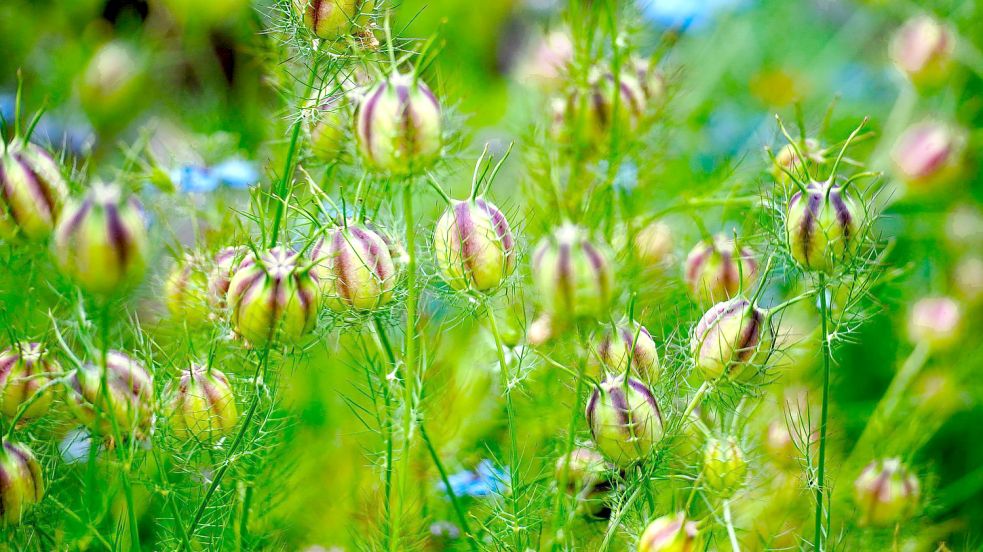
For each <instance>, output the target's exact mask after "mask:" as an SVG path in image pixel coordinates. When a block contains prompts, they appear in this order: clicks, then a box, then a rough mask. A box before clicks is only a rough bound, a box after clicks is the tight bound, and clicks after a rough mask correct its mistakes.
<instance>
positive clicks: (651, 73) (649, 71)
mask: <svg viewBox="0 0 983 552" xmlns="http://www.w3.org/2000/svg"><path fill="white" fill-rule="evenodd" d="M628 65H629V67H630V68H631V69H632V71H633V72H634V74H635V78H636V79H638V84H639V87H640V88H641V89H642V94H643V95H644V96H645V101H646V102H647V103H653V104H654V103H658V102H661V101H662V100H664V99H665V96H666V76H665V75H664V74H663V73H662V71H660V70H659V68H658V67H657V66H656V64H654V63H652V61H650V60H647V59H641V58H635V59H633V60H631V62H629V64H628Z"/></svg>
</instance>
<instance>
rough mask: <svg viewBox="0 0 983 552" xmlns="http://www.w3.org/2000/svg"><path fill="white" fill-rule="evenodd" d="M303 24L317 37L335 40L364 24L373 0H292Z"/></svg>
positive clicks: (369, 13) (372, 6)
mask: <svg viewBox="0 0 983 552" xmlns="http://www.w3.org/2000/svg"><path fill="white" fill-rule="evenodd" d="M293 6H294V9H295V10H296V11H297V13H298V14H300V16H301V17H302V18H303V20H304V25H305V26H306V27H307V28H308V29H309V30H310V31H311V32H312V33H314V34H315V35H317V37H318V38H322V39H324V40H337V39H338V38H340V37H342V36H345V35H349V34H352V33H353V32H355V31H357V30H358V28H359V27H362V26H365V25H366V24H367V23H368V21H369V16H370V15H371V14H372V10H373V9H374V8H375V1H374V0H293Z"/></svg>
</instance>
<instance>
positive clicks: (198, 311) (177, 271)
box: [164, 255, 211, 325]
mask: <svg viewBox="0 0 983 552" xmlns="http://www.w3.org/2000/svg"><path fill="white" fill-rule="evenodd" d="M164 304H165V305H166V306H167V310H168V312H170V313H171V317H172V318H174V319H176V320H178V321H180V322H186V323H188V324H189V325H199V324H203V323H205V322H207V321H208V318H209V314H210V313H211V309H210V306H211V305H210V303H209V298H208V276H207V275H206V274H205V272H204V270H203V267H202V263H201V260H200V259H197V258H195V257H194V256H192V255H186V256H185V257H184V258H183V259H182V260H181V261H179V262H177V263H175V264H174V267H173V268H172V269H171V272H170V274H168V276H167V280H165V281H164Z"/></svg>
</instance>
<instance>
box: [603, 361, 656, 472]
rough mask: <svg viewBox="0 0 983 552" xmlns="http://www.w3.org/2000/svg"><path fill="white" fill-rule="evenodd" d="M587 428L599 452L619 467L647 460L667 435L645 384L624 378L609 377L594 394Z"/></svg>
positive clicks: (653, 398) (652, 396)
mask: <svg viewBox="0 0 983 552" xmlns="http://www.w3.org/2000/svg"><path fill="white" fill-rule="evenodd" d="M587 424H588V425H589V426H590V431H591V436H593V438H594V443H596V444H597V448H598V450H600V451H601V452H602V453H603V454H604V455H605V456H606V457H607V458H608V459H609V460H611V461H612V462H614V463H615V464H617V465H618V466H627V465H629V464H631V463H633V462H636V461H638V460H643V459H645V458H647V457H648V456H649V455H650V454H651V453H652V451H653V450H654V449H655V445H656V444H658V442H659V441H661V440H662V436H663V435H664V434H665V428H664V426H663V422H662V412H661V411H660V410H659V405H658V404H657V403H656V401H655V396H654V395H652V392H651V391H650V390H649V388H648V387H647V386H646V385H645V384H644V383H642V382H640V381H638V380H636V379H632V378H628V379H627V380H626V379H625V378H624V376H610V377H608V378H607V379H605V380H604V381H603V382H601V383H600V385H598V387H597V388H596V389H595V390H594V393H593V394H591V397H590V400H589V401H588V402H587Z"/></svg>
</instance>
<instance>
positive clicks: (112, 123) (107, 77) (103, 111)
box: [78, 41, 146, 131]
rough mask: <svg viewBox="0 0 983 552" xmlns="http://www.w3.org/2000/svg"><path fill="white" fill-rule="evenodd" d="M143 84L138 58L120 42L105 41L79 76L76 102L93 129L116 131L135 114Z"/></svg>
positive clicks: (137, 109) (143, 69) (143, 73)
mask: <svg viewBox="0 0 983 552" xmlns="http://www.w3.org/2000/svg"><path fill="white" fill-rule="evenodd" d="M145 81H146V75H145V65H144V61H143V60H142V59H141V57H140V55H139V54H138V53H137V52H135V51H134V50H133V48H132V47H130V46H129V45H127V44H125V43H123V42H119V41H114V42H109V43H107V44H106V45H104V46H103V47H101V48H100V49H99V50H98V51H96V53H95V55H93V56H92V59H91V60H90V61H89V64H88V66H86V68H85V71H84V72H83V73H82V75H81V76H80V80H79V86H78V93H79V102H80V103H81V105H82V109H83V110H84V111H85V114H86V115H87V116H88V117H89V120H90V121H91V122H92V124H93V125H94V126H95V127H97V128H100V129H111V130H114V131H115V130H120V129H122V128H123V127H125V126H126V125H127V124H128V123H129V122H130V121H131V120H132V119H133V117H134V116H135V115H136V114H137V112H138V111H139V107H140V104H141V103H142V102H143V97H142V96H143V94H144V82H145Z"/></svg>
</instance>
